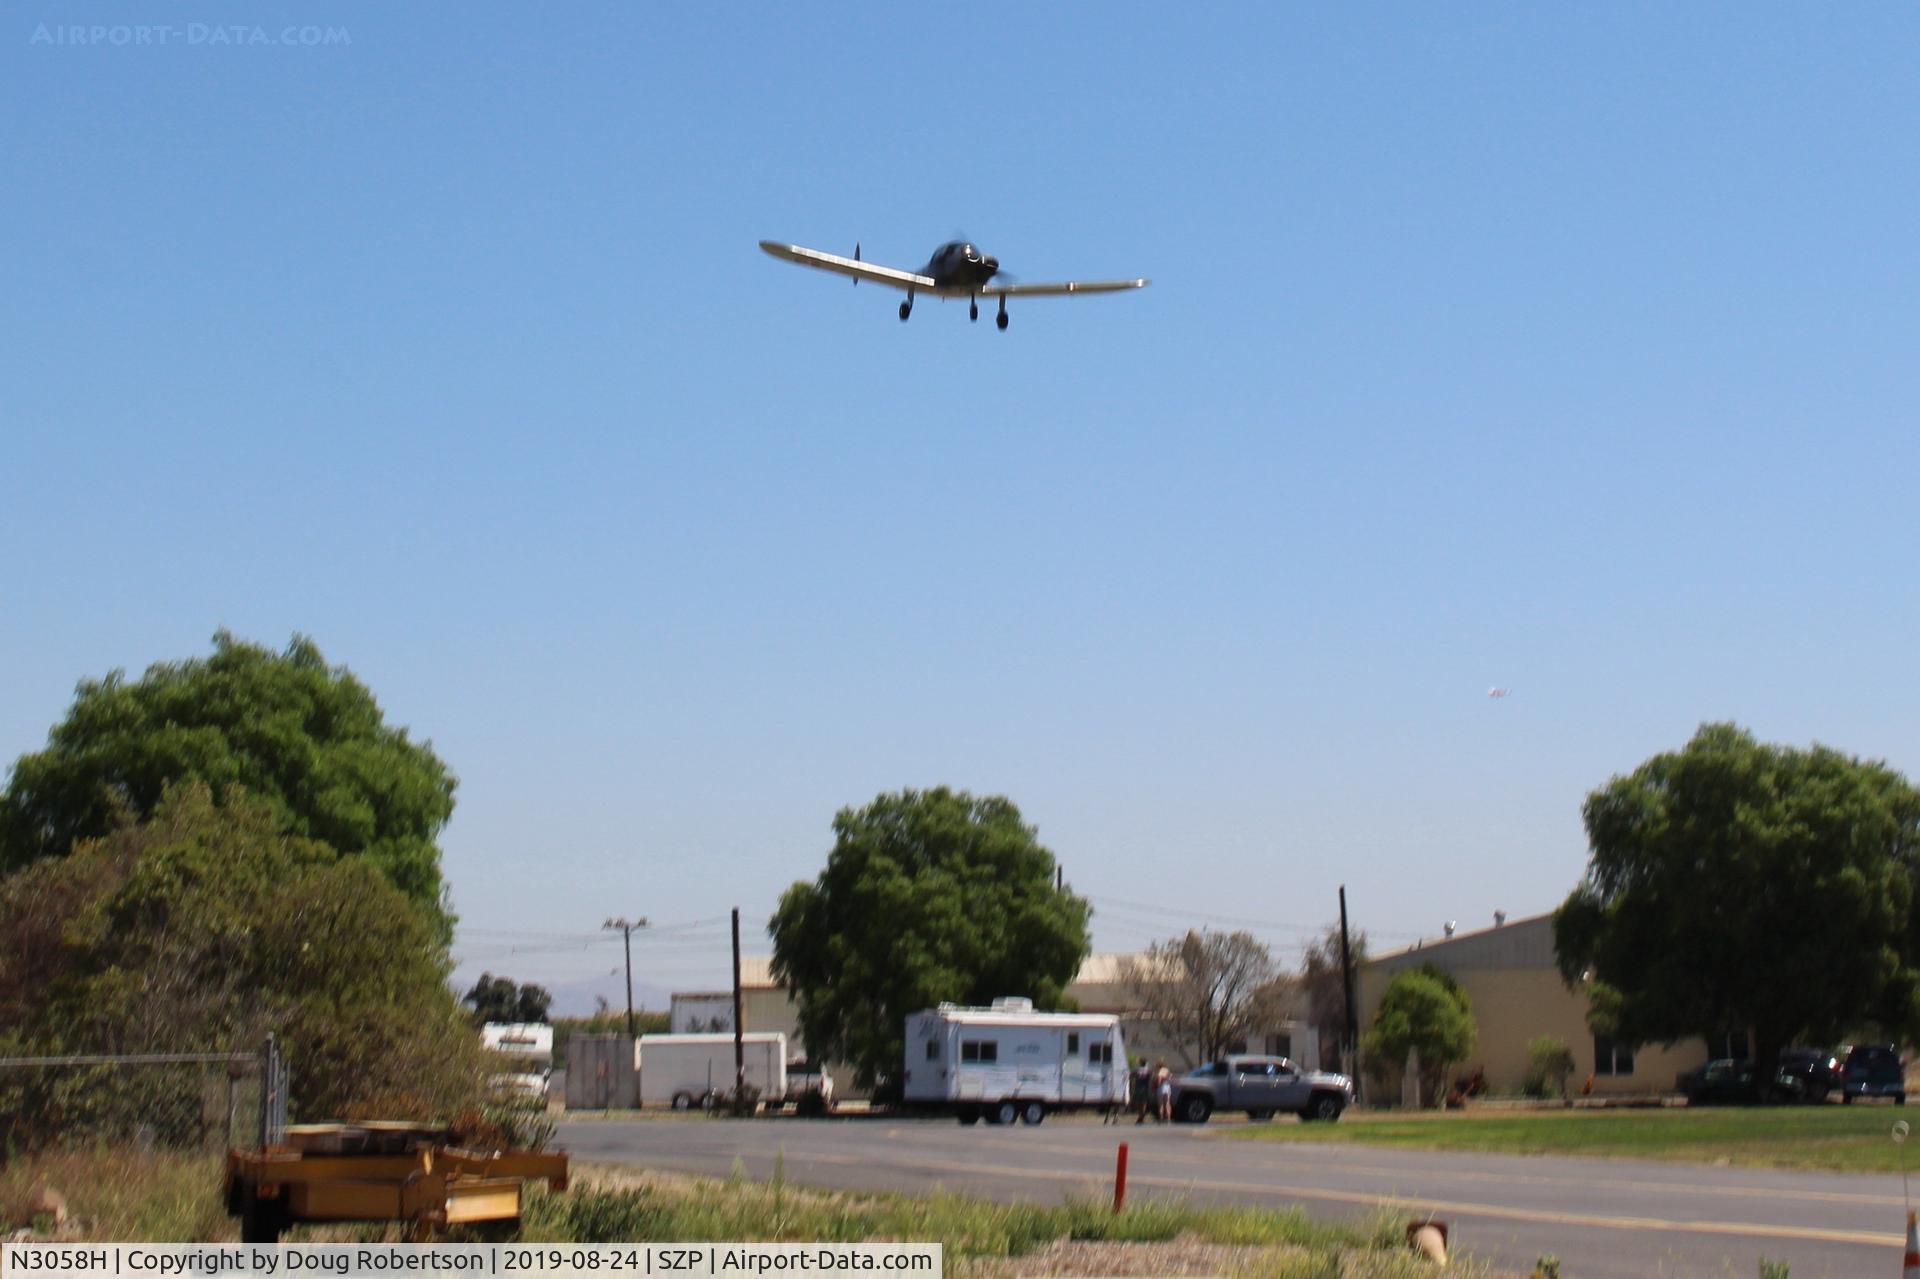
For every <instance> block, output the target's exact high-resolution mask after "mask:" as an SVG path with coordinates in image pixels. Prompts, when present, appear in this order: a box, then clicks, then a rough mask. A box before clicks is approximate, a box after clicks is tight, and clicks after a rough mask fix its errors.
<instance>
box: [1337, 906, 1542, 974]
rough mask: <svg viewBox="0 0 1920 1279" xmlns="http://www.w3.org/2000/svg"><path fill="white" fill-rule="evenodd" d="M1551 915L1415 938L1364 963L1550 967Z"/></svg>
mask: <svg viewBox="0 0 1920 1279" xmlns="http://www.w3.org/2000/svg"><path fill="white" fill-rule="evenodd" d="M1554 962H1555V961H1554V954H1553V915H1552V914H1551V913H1548V914H1545V915H1529V916H1527V917H1526V918H1525V919H1509V920H1508V921H1507V922H1506V923H1504V924H1495V925H1494V926H1493V927H1491V928H1481V929H1476V930H1475V931H1473V932H1470V933H1455V934H1454V935H1453V936H1451V937H1441V938H1438V939H1435V940H1431V941H1418V942H1415V943H1414V944H1413V945H1411V946H1408V947H1405V948H1403V949H1401V950H1394V951H1388V952H1387V953H1386V954H1384V955H1375V956H1373V957H1371V958H1369V959H1368V960H1367V961H1366V962H1365V963H1364V964H1363V965H1361V966H1362V967H1364V968H1377V969H1380V970H1382V971H1384V972H1399V971H1400V970H1401V969H1403V968H1418V967H1419V966H1420V965H1422V964H1432V965H1434V966H1435V967H1437V968H1445V969H1448V970H1457V969H1467V968H1477V969H1484V968H1552V967H1553V966H1554Z"/></svg>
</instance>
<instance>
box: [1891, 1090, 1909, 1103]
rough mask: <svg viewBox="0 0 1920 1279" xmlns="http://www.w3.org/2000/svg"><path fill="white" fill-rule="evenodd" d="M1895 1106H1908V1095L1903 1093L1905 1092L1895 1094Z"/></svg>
mask: <svg viewBox="0 0 1920 1279" xmlns="http://www.w3.org/2000/svg"><path fill="white" fill-rule="evenodd" d="M1893 1104H1894V1105H1896V1106H1904V1105H1906V1104H1907V1094H1905V1093H1903V1092H1897V1093H1895V1094H1893Z"/></svg>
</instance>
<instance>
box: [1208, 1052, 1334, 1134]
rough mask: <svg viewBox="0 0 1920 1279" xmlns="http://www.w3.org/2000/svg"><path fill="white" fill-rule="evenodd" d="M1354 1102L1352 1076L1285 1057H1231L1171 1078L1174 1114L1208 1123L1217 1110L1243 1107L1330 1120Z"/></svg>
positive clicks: (1255, 1115) (1260, 1113)
mask: <svg viewBox="0 0 1920 1279" xmlns="http://www.w3.org/2000/svg"><path fill="white" fill-rule="evenodd" d="M1352 1104H1353V1080H1351V1079H1349V1078H1347V1077H1346V1076H1345V1075H1333V1074H1327V1073H1325V1072H1323V1071H1318V1070H1302V1069H1300V1067H1298V1066H1296V1065H1294V1064H1293V1063H1292V1062H1291V1061H1288V1060H1287V1059H1286V1058H1285V1057H1228V1058H1227V1059H1226V1060H1225V1061H1210V1062H1208V1063H1207V1064H1206V1065H1204V1066H1202V1067H1200V1068H1199V1069H1198V1070H1191V1071H1188V1072H1187V1073H1186V1074H1184V1075H1182V1076H1180V1078H1178V1079H1176V1080H1174V1081H1173V1117H1174V1118H1175V1119H1177V1120H1179V1121H1181V1122H1182V1123H1189V1124H1204V1123H1205V1122H1207V1116H1209V1115H1211V1114H1212V1113H1213V1112H1214V1111H1216V1110H1244V1111H1246V1112H1247V1116H1248V1118H1250V1119H1269V1118H1272V1116H1273V1115H1274V1113H1275V1112H1276V1111H1281V1110H1286V1111H1291V1112H1292V1113H1294V1114H1296V1115H1299V1116H1300V1118H1301V1119H1303V1120H1306V1119H1324V1120H1326V1121H1328V1122H1329V1123H1331V1122H1332V1121H1334V1120H1336V1119H1338V1118H1339V1117H1340V1112H1341V1111H1343V1110H1345V1109H1346V1108H1347V1107H1348V1106H1351V1105H1352Z"/></svg>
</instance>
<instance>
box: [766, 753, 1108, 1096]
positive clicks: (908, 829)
mask: <svg viewBox="0 0 1920 1279" xmlns="http://www.w3.org/2000/svg"><path fill="white" fill-rule="evenodd" d="M833 831H834V845H833V850H832V851H831V852H830V853H828V854H827V865H826V869H825V870H823V871H822V872H821V873H820V877H819V878H818V879H817V880H815V881H814V882H813V883H811V884H808V883H796V884H795V885H793V887H791V888H789V889H788V890H787V891H786V893H785V894H784V895H782V897H781V899H780V907H779V909H778V910H777V911H776V912H775V913H774V916H773V920H772V922H771V924H770V926H769V927H770V931H771V932H772V934H773V971H774V975H775V976H776V977H779V978H780V979H782V980H783V981H785V982H786V983H787V986H788V988H789V989H790V990H791V991H792V992H793V995H794V999H795V1000H796V1002H797V1003H798V1004H799V1010H800V1031H801V1034H802V1035H803V1036H805V1038H806V1043H807V1053H808V1055H809V1056H810V1057H812V1058H813V1059H815V1060H817V1061H818V1060H840V1061H845V1062H848V1063H849V1064H851V1065H852V1066H853V1067H854V1070H855V1073H856V1075H857V1076H858V1078H859V1080H860V1081H861V1082H862V1083H863V1084H871V1083H873V1082H874V1081H875V1080H877V1079H881V1078H898V1076H899V1072H900V1069H901V1061H900V1054H901V1052H902V1051H903V1044H904V1037H905V1019H906V1015H907V1014H908V1013H910V1012H914V1011H916V1010H918V1009H922V1008H931V1007H933V1006H934V1005H936V1004H939V1003H941V1002H943V1001H952V1002H956V1003H964V1004H984V1003H987V1002H989V1001H990V1000H992V999H993V998H994V997H996V996H1000V995H1025V996H1028V997H1030V998H1031V999H1032V1000H1033V1001H1034V1005H1035V1006H1036V1007H1039V1008H1048V1007H1058V1006H1059V1005H1060V1002H1061V999H1062V995H1063V992H1064V991H1065V989H1066V986H1067V984H1068V983H1069V982H1071V981H1072V980H1073V977H1074V974H1075V973H1076V972H1077V971H1078V969H1079V966H1080V961H1081V960H1083V959H1084V958H1086V955H1087V913H1088V911H1087V904H1086V902H1085V901H1084V900H1082V899H1081V898H1079V897H1076V896H1074V895H1073V894H1072V893H1071V892H1067V891H1065V890H1064V889H1061V888H1057V887H1055V884H1054V861H1053V854H1052V853H1050V852H1048V851H1047V849H1046V848H1044V847H1042V846H1041V844H1040V841H1039V839H1038V838H1037V836H1036V834H1035V832H1034V829H1033V828H1032V827H1031V826H1028V825H1026V824H1025V823H1024V822H1022V821H1021V819H1020V810H1019V809H1017V808H1015V807H1014V806H1013V804H1012V803H1011V802H1010V801H1008V800H1006V799H1002V798H998V797H988V798H982V799H976V798H974V797H973V796H972V795H968V794H966V793H965V792H962V791H953V790H948V789H947V788H945V787H940V788H937V789H934V790H928V791H913V790H908V791H901V792H899V793H897V794H889V795H882V796H880V797H879V798H877V799H875V800H874V801H873V802H872V803H871V804H868V805H867V806H866V807H865V808H860V809H854V808H843V809H841V810H840V812H839V813H838V814H837V815H836V816H835V817H834V819H833Z"/></svg>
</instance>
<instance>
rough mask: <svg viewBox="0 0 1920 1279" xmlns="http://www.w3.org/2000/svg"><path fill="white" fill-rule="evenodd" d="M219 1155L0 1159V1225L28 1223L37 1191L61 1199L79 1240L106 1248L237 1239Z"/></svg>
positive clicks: (74, 1154) (80, 1153) (58, 1154)
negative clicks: (107, 1245)
mask: <svg viewBox="0 0 1920 1279" xmlns="http://www.w3.org/2000/svg"><path fill="white" fill-rule="evenodd" d="M221 1175H222V1170H221V1163H220V1157H219V1156H218V1155H203V1154H172V1153H165V1152H160V1151H150V1152H146V1153H140V1152H134V1151H110V1150H99V1151H94V1150H69V1151H52V1152H48V1153H45V1154H39V1155H34V1156H30V1157H21V1158H15V1159H11V1160H0V1227H10V1226H24V1225H30V1224H32V1223H31V1222H30V1221H29V1220H28V1214H27V1211H26V1209H27V1207H28V1206H29V1204H30V1201H31V1200H32V1199H33V1197H34V1195H35V1194H36V1193H37V1192H38V1191H39V1190H40V1189H42V1188H43V1187H46V1188H51V1189H53V1190H56V1191H58V1192H59V1193H60V1194H61V1195H62V1196H64V1197H65V1199H66V1201H67V1207H68V1209H69V1211H70V1212H71V1213H72V1214H73V1222H74V1223H75V1225H76V1227H77V1229H78V1230H79V1231H81V1232H82V1233H83V1235H84V1237H85V1238H87V1239H89V1240H99V1241H101V1242H106V1243H141V1242H147V1241H151V1240H167V1241H178V1242H181V1243H198V1242H203V1241H210V1240H217V1239H237V1238H239V1237H240V1236H239V1231H238V1230H237V1229H236V1228H235V1226H234V1225H233V1223H232V1221H231V1220H230V1219H229V1218H228V1216H227V1210H226V1205H225V1203H224V1202H223V1201H222V1200H221V1196H220V1180H221Z"/></svg>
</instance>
